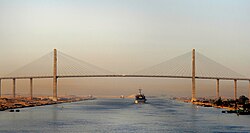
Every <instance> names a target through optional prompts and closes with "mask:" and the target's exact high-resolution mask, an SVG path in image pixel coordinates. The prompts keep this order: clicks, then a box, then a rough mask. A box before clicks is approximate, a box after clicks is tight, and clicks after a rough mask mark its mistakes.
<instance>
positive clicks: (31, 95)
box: [30, 78, 33, 100]
mask: <svg viewBox="0 0 250 133" xmlns="http://www.w3.org/2000/svg"><path fill="white" fill-rule="evenodd" d="M30 99H31V100H32V99H33V78H30Z"/></svg>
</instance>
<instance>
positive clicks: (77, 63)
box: [0, 49, 250, 101]
mask: <svg viewBox="0 0 250 133" xmlns="http://www.w3.org/2000/svg"><path fill="white" fill-rule="evenodd" d="M73 77H142V78H148V77H150V78H152V77H153V78H188V79H192V101H195V100H196V88H195V87H196V83H195V81H196V79H211V80H216V81H217V82H216V96H217V97H219V96H220V94H219V88H220V80H233V81H234V98H235V99H236V98H237V81H238V80H244V81H249V96H250V78H246V77H245V76H243V75H241V74H239V73H237V72H235V71H233V70H231V69H230V68H227V67H225V66H223V65H221V64H219V63H217V62H216V61H213V60H211V59H209V58H208V57H206V56H204V55H202V54H200V53H199V52H195V50H194V49H193V51H192V52H188V53H186V54H183V55H181V56H178V57H175V58H172V59H170V60H168V61H165V62H163V63H160V64H157V65H155V66H152V67H150V68H146V69H143V70H141V71H138V72H136V73H132V74H116V73H114V72H111V71H108V70H105V69H103V68H100V67H97V66H95V65H92V64H89V63H87V62H84V61H81V60H79V59H77V58H74V57H71V56H69V55H66V54H64V53H62V52H58V51H57V50H56V49H54V51H53V52H51V53H49V54H47V55H45V56H43V57H41V58H39V59H37V60H35V61H33V62H31V63H29V64H27V65H25V66H23V67H22V68H20V69H17V70H16V71H13V72H11V73H9V74H7V75H5V76H2V77H0V92H1V81H2V80H7V79H12V80H13V87H12V93H13V97H14V98H15V96H16V80H17V79H30V98H31V99H32V97H33V79H37V78H53V100H55V101H56V100H57V79H58V78H73ZM0 96H1V93H0Z"/></svg>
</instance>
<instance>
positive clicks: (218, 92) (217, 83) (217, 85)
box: [216, 79, 220, 99]
mask: <svg viewBox="0 0 250 133" xmlns="http://www.w3.org/2000/svg"><path fill="white" fill-rule="evenodd" d="M216 97H217V98H218V99H219V98H220V80H219V79H217V80H216Z"/></svg>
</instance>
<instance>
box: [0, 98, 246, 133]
mask: <svg viewBox="0 0 250 133" xmlns="http://www.w3.org/2000/svg"><path fill="white" fill-rule="evenodd" d="M0 132H1V133H12V132H23V133H27V132H32V133H33V132H36V133H38V132H41V133H53V132H62V133H70V132H86V133H98V132H100V133H166V132H171V133H173V132H177V133H178V132H191V133H192V132H194V133H195V132H250V116H237V115H235V114H222V113H221V109H215V108H204V107H197V106H195V105H192V104H188V103H181V102H178V101H173V100H169V99H167V98H153V99H148V104H133V99H97V100H91V101H81V102H77V103H66V104H58V105H49V106H43V107H33V108H25V109H21V112H19V113H16V112H14V113H13V112H0Z"/></svg>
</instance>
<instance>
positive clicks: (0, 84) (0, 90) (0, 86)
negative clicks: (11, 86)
mask: <svg viewBox="0 0 250 133" xmlns="http://www.w3.org/2000/svg"><path fill="white" fill-rule="evenodd" d="M1 97H2V80H1V79H0V98H1Z"/></svg>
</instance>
